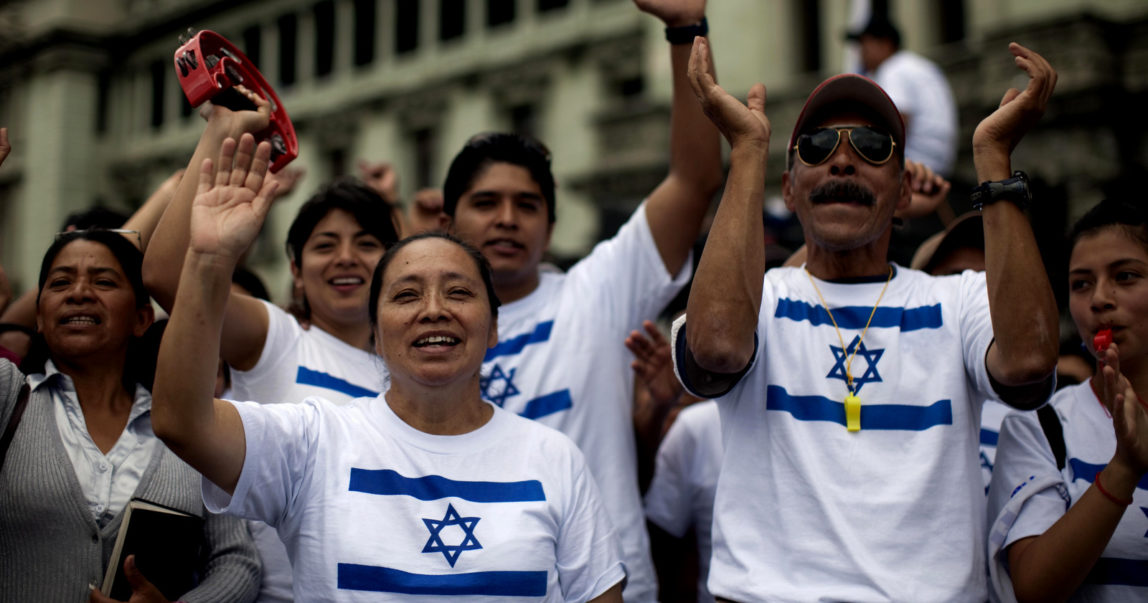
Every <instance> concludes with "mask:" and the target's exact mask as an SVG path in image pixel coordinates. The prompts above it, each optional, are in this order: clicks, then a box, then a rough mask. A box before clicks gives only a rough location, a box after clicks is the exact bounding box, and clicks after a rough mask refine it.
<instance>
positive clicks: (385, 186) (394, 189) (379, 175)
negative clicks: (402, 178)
mask: <svg viewBox="0 0 1148 603" xmlns="http://www.w3.org/2000/svg"><path fill="white" fill-rule="evenodd" d="M359 179H360V180H362V181H363V183H364V184H366V185H367V186H369V187H371V188H372V189H374V190H375V192H376V193H379V196H380V197H382V198H383V200H384V201H386V202H387V203H391V204H394V203H396V202H398V200H399V175H398V172H396V171H395V168H394V166H392V165H391V164H390V163H387V162H385V161H376V162H373V163H372V162H369V161H364V160H361V159H360V160H359Z"/></svg>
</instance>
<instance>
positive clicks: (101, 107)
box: [0, 69, 187, 134]
mask: <svg viewBox="0 0 1148 603" xmlns="http://www.w3.org/2000/svg"><path fill="white" fill-rule="evenodd" d="M111 89H112V74H111V72H110V71H108V70H107V69H104V70H101V71H100V74H99V76H98V77H97V79H96V133H97V134H103V133H105V132H107V131H108V105H109V102H108V97H109V95H111ZM6 96H7V94H5V93H2V92H0V108H6V107H5V105H6V104H7V103H6V102H4V101H7V100H8V99H7V98H5V97H6ZM184 102H185V103H186V102H187V101H186V100H185V101H184ZM0 113H6V112H0Z"/></svg>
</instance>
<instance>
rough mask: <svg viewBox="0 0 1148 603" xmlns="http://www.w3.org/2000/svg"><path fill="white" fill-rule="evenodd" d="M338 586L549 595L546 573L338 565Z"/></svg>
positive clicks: (434, 592)
mask: <svg viewBox="0 0 1148 603" xmlns="http://www.w3.org/2000/svg"><path fill="white" fill-rule="evenodd" d="M338 584H339V589H341V590H362V591H373V592H384V593H402V594H407V595H444V596H446V595H453V596H480V595H485V596H493V597H543V596H546V572H506V571H504V572H472V573H461V574H412V573H410V572H404V571H402V570H397V569H392V568H389V567H376V566H371V565H358V564H354V563H340V564H339V583H338Z"/></svg>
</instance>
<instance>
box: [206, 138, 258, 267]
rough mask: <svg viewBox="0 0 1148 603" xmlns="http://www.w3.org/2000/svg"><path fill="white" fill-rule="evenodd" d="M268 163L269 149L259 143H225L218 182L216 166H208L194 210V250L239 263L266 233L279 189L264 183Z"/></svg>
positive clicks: (208, 163) (230, 140)
mask: <svg viewBox="0 0 1148 603" xmlns="http://www.w3.org/2000/svg"><path fill="white" fill-rule="evenodd" d="M252 151H254V153H253V152H252ZM270 157H271V145H270V144H269V143H267V142H262V143H259V146H258V147H256V146H255V138H254V137H253V136H252V135H251V134H244V135H243V136H242V137H241V138H240V139H239V143H238V144H236V142H235V139H233V138H227V139H226V140H224V141H223V144H222V145H221V146H220V149H219V169H218V170H215V172H214V174H215V175H214V180H213V176H212V173H213V165H212V160H211V159H205V160H204V162H203V165H202V166H201V167H200V171H199V187H198V188H197V190H196V194H195V201H194V203H193V205H192V208H191V239H190V249H192V250H194V251H197V252H200V253H205V254H211V255H218V256H222V257H226V258H230V259H234V260H236V261H238V259H239V257H240V256H241V255H242V254H243V252H244V251H246V250H247V248H248V247H249V246H250V245H251V242H252V241H254V240H255V237H256V236H257V235H258V234H259V230H260V229H261V228H262V227H263V220H264V219H265V218H266V217H267V211H268V210H269V209H270V208H271V202H272V200H273V199H274V198H275V193H276V190H277V189H278V186H279V185H278V183H277V182H276V181H275V180H273V179H270V178H266V176H267V169H268V167H269V165H270Z"/></svg>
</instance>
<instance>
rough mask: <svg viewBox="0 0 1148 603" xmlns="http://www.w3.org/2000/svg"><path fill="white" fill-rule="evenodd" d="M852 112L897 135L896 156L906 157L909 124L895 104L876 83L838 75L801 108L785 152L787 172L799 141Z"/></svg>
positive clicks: (852, 75)
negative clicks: (815, 128)
mask: <svg viewBox="0 0 1148 603" xmlns="http://www.w3.org/2000/svg"><path fill="white" fill-rule="evenodd" d="M838 111H852V112H856V113H861V114H863V115H865V116H866V117H867V118H869V119H870V120H871V121H872V122H873V125H875V126H877V127H880V128H882V129H884V130H886V131H887V132H889V133H890V134H892V135H893V141H894V142H896V143H897V146H896V149H895V151H894V152H896V153H897V154H898V155H900V156H902V157H903V156H904V154H905V120H904V119H903V118H902V117H901V112H900V111H898V110H897V106H896V105H894V104H893V99H891V98H889V95H888V94H886V93H885V91H884V90H883V89H882V88H881V87H880V86H878V85H877V83H876V82H874V81H873V80H871V79H869V78H867V77H865V76H863V75H857V74H855V73H844V74H841V75H835V76H833V77H831V78H829V79H827V80H825V81H824V82H821V84H820V85H819V86H817V88H815V89H814V90H813V93H812V94H810V95H809V98H808V99H806V101H805V106H804V107H802V108H801V114H800V115H798V116H797V123H796V124H794V126H793V134H791V135H790V136H789V147H787V148H786V151H785V168H786V169H789V167H790V156H791V155H792V154H793V147H794V145H796V144H797V137H798V136H799V135H801V134H802V133H804V132H805V130H807V129H809V128H810V127H812V126H814V125H818V124H820V123H821V122H822V120H824V119H825V118H827V117H830V116H831V115H832V114H833V113H834V112H838Z"/></svg>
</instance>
